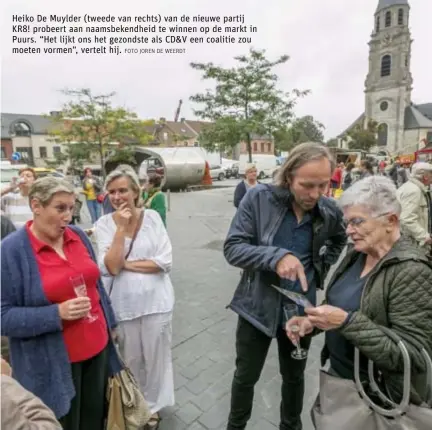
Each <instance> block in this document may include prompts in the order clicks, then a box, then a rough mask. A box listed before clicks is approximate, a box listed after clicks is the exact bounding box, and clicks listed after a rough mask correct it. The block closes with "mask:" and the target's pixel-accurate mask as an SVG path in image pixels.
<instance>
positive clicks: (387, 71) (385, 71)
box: [381, 55, 391, 77]
mask: <svg viewBox="0 0 432 430" xmlns="http://www.w3.org/2000/svg"><path fill="white" fill-rule="evenodd" d="M390 75H391V56H390V55H384V57H382V59H381V77H385V76H390Z"/></svg>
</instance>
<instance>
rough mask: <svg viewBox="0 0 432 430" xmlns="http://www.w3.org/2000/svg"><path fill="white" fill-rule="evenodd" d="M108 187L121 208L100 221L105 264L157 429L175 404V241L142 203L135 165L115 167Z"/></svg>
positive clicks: (128, 352)
mask: <svg viewBox="0 0 432 430" xmlns="http://www.w3.org/2000/svg"><path fill="white" fill-rule="evenodd" d="M105 188H106V190H107V192H108V195H109V199H110V201H111V204H112V206H113V207H114V209H115V212H114V213H111V214H107V215H104V216H103V217H102V218H100V219H99V220H98V222H97V223H96V225H95V227H96V240H97V244H98V252H99V261H100V263H99V264H100V268H101V271H102V272H105V274H107V275H111V276H112V277H113V283H112V284H111V285H108V289H109V291H108V292H109V293H110V297H111V301H112V305H113V308H114V311H115V313H116V317H117V320H118V322H119V325H118V338H117V339H118V344H119V348H120V352H121V354H122V356H123V358H124V360H125V362H126V364H127V365H128V366H129V368H130V369H131V371H132V373H133V374H134V376H135V378H136V380H137V382H138V384H139V386H140V387H141V389H142V392H143V394H144V396H145V398H146V400H147V402H148V403H149V405H150V408H151V411H152V413H153V419H152V420H151V421H150V423H149V427H150V428H152V429H155V428H157V427H158V425H159V421H160V418H159V415H158V412H159V411H160V410H161V409H162V408H164V407H166V406H173V405H174V382H173V369H172V357H171V337H172V312H173V307H174V290H173V286H172V284H171V280H170V277H169V272H170V270H171V265H172V248H171V242H170V239H169V237H168V233H167V231H166V229H165V227H164V225H163V223H162V220H161V217H160V216H159V214H158V213H157V212H155V211H153V210H151V209H146V210H144V209H142V208H141V197H140V195H141V189H140V185H139V180H138V177H137V175H136V174H135V172H134V171H133V170H132V169H130V170H128V169H122V170H114V171H113V172H111V173H110V174H109V175H108V177H107V178H106V181H105ZM134 236H135V240H133V237H134ZM131 243H132V246H131Z"/></svg>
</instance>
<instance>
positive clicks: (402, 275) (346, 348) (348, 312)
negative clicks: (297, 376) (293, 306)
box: [286, 176, 432, 404]
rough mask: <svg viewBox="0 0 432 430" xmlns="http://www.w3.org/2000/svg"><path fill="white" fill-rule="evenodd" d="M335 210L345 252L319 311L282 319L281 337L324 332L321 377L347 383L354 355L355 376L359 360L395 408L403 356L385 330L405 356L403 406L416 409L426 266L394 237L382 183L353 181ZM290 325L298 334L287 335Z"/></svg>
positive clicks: (431, 333)
mask: <svg viewBox="0 0 432 430" xmlns="http://www.w3.org/2000/svg"><path fill="white" fill-rule="evenodd" d="M338 203H339V205H340V207H341V209H342V210H343V213H344V218H345V222H346V232H347V235H348V236H349V238H350V239H351V241H352V244H353V245H352V249H349V250H348V252H347V255H346V257H345V258H344V259H343V261H342V262H341V263H340V265H339V266H338V267H337V268H336V270H335V272H334V274H333V276H332V278H331V280H330V282H329V285H328V288H327V291H326V300H325V304H323V305H321V306H318V307H315V308H309V309H305V312H306V315H307V316H305V317H294V318H292V319H290V321H288V323H287V326H286V330H287V333H288V336H289V337H290V339H291V340H292V341H293V342H296V341H297V340H298V336H304V335H305V334H308V333H312V332H314V333H318V332H320V331H325V332H326V334H325V347H324V350H323V353H322V364H323V365H324V363H325V362H326V361H327V360H328V359H330V371H329V372H330V373H331V374H332V375H334V376H338V377H341V378H346V379H353V369H354V365H353V360H354V348H357V349H358V350H359V351H360V353H361V361H360V363H361V369H360V370H361V375H362V376H364V377H366V378H367V375H368V372H367V360H365V358H367V359H370V360H372V361H373V362H374V364H375V365H376V366H377V368H378V369H379V370H380V371H381V372H382V376H383V381H384V383H385V386H386V389H387V392H389V393H390V395H391V397H392V398H393V399H395V401H399V400H400V396H401V392H402V386H403V382H402V381H403V367H404V366H403V357H402V354H401V350H400V349H399V347H398V345H397V343H396V342H394V341H393V339H392V338H391V337H389V335H388V334H387V333H386V330H385V329H382V328H385V327H387V328H389V329H391V330H392V331H393V332H394V333H396V334H397V335H398V336H399V337H400V338H402V339H403V341H404V342H405V344H406V347H407V349H408V352H409V355H410V357H411V362H412V389H411V402H413V403H415V404H420V403H422V401H424V400H426V396H427V390H428V387H427V378H426V370H427V368H426V362H425V360H424V358H423V356H422V353H421V350H422V349H423V348H424V349H425V350H426V351H427V352H428V353H429V355H431V356H432V324H431V321H432V264H431V262H430V261H428V259H427V258H426V257H425V255H424V253H422V252H421V250H420V249H419V248H418V247H417V246H415V244H413V243H412V241H410V240H407V239H405V238H404V237H403V236H402V235H401V230H400V214H401V205H400V203H399V201H398V199H397V197H396V187H395V185H394V184H393V182H392V181H391V180H390V179H388V178H385V177H382V176H371V177H368V178H365V179H363V180H360V181H358V182H356V183H355V184H353V185H352V186H351V187H350V188H349V189H348V190H346V191H345V192H344V194H343V196H342V197H341V199H340V200H339V202H338ZM296 324H298V325H299V326H300V333H299V334H297V333H293V331H292V326H293V325H296ZM314 329H315V330H314ZM365 361H366V363H365ZM396 399H397V400H396Z"/></svg>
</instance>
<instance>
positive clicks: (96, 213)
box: [87, 200, 101, 224]
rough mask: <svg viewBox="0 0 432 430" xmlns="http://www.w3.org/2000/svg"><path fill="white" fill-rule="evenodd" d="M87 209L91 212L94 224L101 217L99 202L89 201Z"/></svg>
mask: <svg viewBox="0 0 432 430" xmlns="http://www.w3.org/2000/svg"><path fill="white" fill-rule="evenodd" d="M87 207H88V210H89V212H90V218H91V222H92V224H94V223H95V222H96V221H97V220H98V219H99V218H100V216H101V208H100V203H99V202H98V201H97V200H87Z"/></svg>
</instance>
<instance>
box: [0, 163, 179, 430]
mask: <svg viewBox="0 0 432 430" xmlns="http://www.w3.org/2000/svg"><path fill="white" fill-rule="evenodd" d="M19 176H20V178H19V179H18V180H16V181H14V182H13V183H12V184H11V186H10V187H9V188H8V189H7V190H6V192H5V193H4V196H2V209H4V211H2V216H1V225H2V244H1V271H2V273H1V275H2V278H1V332H2V360H4V361H2V374H4V375H5V376H6V377H5V378H4V379H3V378H2V389H3V385H4V386H5V391H4V392H2V427H3V425H7V427H3V428H10V429H15V428H21V427H19V424H20V423H21V422H23V421H28V422H29V423H30V424H31V425H32V427H31V428H44V429H51V428H52V429H54V428H63V429H67V430H69V429H71V430H94V429H103V428H105V427H104V426H105V422H106V416H107V404H106V393H107V387H108V381H109V378H110V377H111V376H113V375H116V374H118V373H119V372H120V371H121V370H122V369H123V368H124V364H126V365H127V367H128V368H129V369H131V371H132V374H133V375H134V377H135V379H136V381H137V385H138V387H139V389H140V390H141V392H142V394H143V395H144V398H145V399H146V402H147V404H148V407H149V409H150V411H151V414H152V416H151V417H150V419H149V420H148V423H147V427H148V428H149V429H156V428H157V427H158V425H159V422H160V417H159V415H158V412H159V411H160V410H161V409H163V408H164V407H167V406H171V405H173V404H174V382H173V371H172V359H171V336H172V311H173V307H174V291H173V287H172V284H171V281H170V275H169V273H170V270H171V264H172V250H171V243H170V239H169V237H168V234H167V231H166V228H165V223H166V208H165V204H164V202H165V200H162V201H161V199H160V198H159V197H158V196H159V194H157V193H158V192H159V191H160V190H159V189H158V187H160V178H159V177H157V176H154V177H149V178H148V181H146V182H145V183H143V182H142V181H140V180H139V179H138V177H137V175H136V173H135V172H134V170H133V169H132V168H131V167H129V166H123V167H122V166H119V167H118V168H117V169H116V170H114V171H113V172H111V173H110V174H109V175H108V176H107V178H106V180H105V183H104V185H103V186H102V185H100V184H101V181H100V179H99V178H97V179H96V178H95V177H94V176H93V175H92V172H91V171H90V170H88V169H86V171H85V175H84V179H83V184H82V185H83V188H82V190H83V193H85V198H86V201H87V205H88V209H89V212H90V215H91V219H92V221H94V232H95V240H96V248H97V249H96V251H97V253H96V252H95V250H94V247H93V244H92V243H91V241H90V239H89V237H88V234H86V232H84V231H83V230H82V229H80V228H79V227H76V226H74V225H72V221H73V217H74V216H75V215H74V213H75V206H76V199H77V193H76V190H75V188H74V186H73V185H72V184H71V183H70V182H68V181H66V180H64V179H59V178H55V177H49V176H47V177H44V178H40V179H37V178H36V175H35V173H34V170H32V169H31V168H26V169H23V170H22V171H21V172H20V174H19ZM101 194H102V198H100V199H98V197H99V196H100V195H101ZM162 197H163V196H162ZM104 200H108V201H109V211H107V213H105V214H104V215H103V216H100V205H101V203H102V202H103V201H104ZM25 205H27V206H25ZM24 207H25V209H26V210H24V209H23V208H24ZM144 207H145V209H144ZM152 208H155V209H152ZM96 254H97V256H96ZM8 363H10V366H9V365H8ZM3 364H4V365H3ZM3 369H4V372H3ZM11 369H12V370H11ZM11 375H12V376H13V379H11V378H10V377H11ZM17 393H18V394H17ZM11 396H13V397H11ZM17 396H18V397H17ZM17 398H18V399H23V402H22V403H16V400H17ZM24 399H25V401H24ZM34 408H36V409H37V410H39V411H41V413H36V412H37V411H35V410H34ZM30 424H29V425H30ZM33 426H34V427H33ZM37 426H40V427H37ZM22 428H24V427H22ZM28 428H30V427H28Z"/></svg>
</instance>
